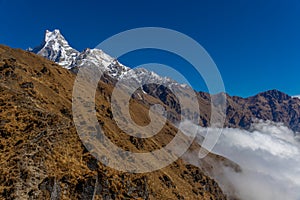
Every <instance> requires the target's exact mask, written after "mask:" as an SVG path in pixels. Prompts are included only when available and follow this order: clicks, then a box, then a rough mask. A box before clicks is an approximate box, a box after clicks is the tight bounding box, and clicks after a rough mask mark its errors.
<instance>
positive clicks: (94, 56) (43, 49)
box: [29, 29, 186, 88]
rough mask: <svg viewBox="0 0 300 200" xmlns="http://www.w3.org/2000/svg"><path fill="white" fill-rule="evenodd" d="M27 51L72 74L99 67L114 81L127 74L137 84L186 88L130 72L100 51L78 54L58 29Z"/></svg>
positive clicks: (143, 71) (145, 73) (155, 76)
mask: <svg viewBox="0 0 300 200" xmlns="http://www.w3.org/2000/svg"><path fill="white" fill-rule="evenodd" d="M29 51H32V52H34V53H36V54H38V55H41V56H43V57H45V58H47V59H49V60H52V61H54V62H56V63H57V64H59V65H61V66H62V67H64V68H67V69H73V68H74V69H73V70H72V71H74V72H76V68H77V67H84V66H91V65H92V66H96V67H100V69H101V70H103V71H105V73H106V74H108V75H109V76H110V77H112V78H114V79H119V78H122V77H123V76H124V75H125V74H127V75H130V76H131V78H133V79H134V81H135V82H138V83H139V82H141V81H140V80H145V79H146V80H151V81H152V82H156V83H168V85H170V86H175V87H182V88H185V87H186V85H185V84H180V83H177V82H176V81H174V80H171V79H170V78H167V77H161V76H159V75H158V74H156V73H154V72H152V71H148V70H146V69H138V70H136V71H135V72H133V71H130V68H129V67H126V66H124V65H122V64H121V63H120V62H119V61H118V60H117V59H116V58H113V57H111V56H110V55H108V54H106V53H105V52H104V51H103V50H101V49H97V48H95V49H91V48H86V49H85V50H83V51H82V52H79V51H77V50H75V49H74V48H72V47H71V46H70V45H69V43H68V42H67V40H66V39H65V38H64V36H63V35H62V34H61V32H60V30H58V29H55V30H53V31H49V30H46V32H45V38H44V41H43V43H42V45H40V46H39V47H36V48H34V49H33V50H29ZM103 66H104V67H103ZM75 67H76V68H75ZM128 73H129V74H128Z"/></svg>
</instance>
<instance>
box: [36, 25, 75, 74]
mask: <svg viewBox="0 0 300 200" xmlns="http://www.w3.org/2000/svg"><path fill="white" fill-rule="evenodd" d="M32 52H34V53H36V54H38V55H41V56H43V57H45V58H48V59H49V60H52V61H54V62H56V63H57V64H59V65H61V66H62V67H64V68H67V69H70V68H71V67H72V66H73V64H74V62H75V60H76V57H77V56H78V55H79V52H78V51H77V50H75V49H74V48H72V47H71V46H70V45H69V43H68V41H67V40H66V39H65V38H64V36H63V35H62V34H61V33H60V31H59V30H58V29H55V30H54V31H49V30H46V32H45V37H44V41H43V43H42V44H41V45H40V46H38V47H36V48H34V49H33V50H32Z"/></svg>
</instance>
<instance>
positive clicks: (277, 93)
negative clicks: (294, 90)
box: [258, 89, 291, 101]
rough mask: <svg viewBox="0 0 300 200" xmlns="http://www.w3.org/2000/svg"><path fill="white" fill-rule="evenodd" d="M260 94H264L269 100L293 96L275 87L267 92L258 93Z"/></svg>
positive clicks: (286, 98) (285, 98)
mask: <svg viewBox="0 0 300 200" xmlns="http://www.w3.org/2000/svg"><path fill="white" fill-rule="evenodd" d="M258 95H259V96H263V97H265V98H268V99H269V100H271V99H277V100H281V101H282V100H288V99H290V98H291V97H290V96H289V95H287V94H285V93H284V92H281V91H279V90H277V89H273V90H268V91H265V92H261V93H259V94H258Z"/></svg>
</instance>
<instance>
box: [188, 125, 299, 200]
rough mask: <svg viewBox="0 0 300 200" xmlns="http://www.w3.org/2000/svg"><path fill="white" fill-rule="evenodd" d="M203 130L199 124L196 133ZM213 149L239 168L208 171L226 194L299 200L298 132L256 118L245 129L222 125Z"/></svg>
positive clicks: (263, 199) (265, 199)
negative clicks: (223, 127) (219, 135)
mask: <svg viewBox="0 0 300 200" xmlns="http://www.w3.org/2000/svg"><path fill="white" fill-rule="evenodd" d="M189 127H190V128H191V129H195V127H193V126H190V125H189ZM206 132H207V128H203V127H199V129H198V133H199V134H200V135H202V136H204V135H205V134H206ZM213 153H215V154H218V155H221V156H223V157H226V158H228V159H229V160H232V161H234V162H235V163H237V164H238V165H239V166H240V167H241V169H242V172H236V171H234V170H233V169H232V168H229V167H222V168H223V169H221V170H220V169H216V170H217V171H218V172H217V173H213V174H211V175H212V176H213V178H215V179H216V180H217V182H218V183H219V184H220V186H221V188H222V189H223V190H224V191H225V193H227V194H228V196H229V197H238V198H240V199H243V200H253V199H255V200H282V199H288V200H300V143H299V136H298V135H297V134H295V133H294V132H293V131H291V130H290V129H288V128H287V127H285V126H284V125H282V124H276V123H273V122H262V121H260V122H258V123H255V124H253V125H252V127H251V129H250V130H248V131H246V130H241V129H236V128H225V129H224V130H223V134H222V135H221V137H220V138H219V141H218V143H217V145H216V146H215V147H214V149H213ZM200 162H201V161H200ZM220 171H221V172H220Z"/></svg>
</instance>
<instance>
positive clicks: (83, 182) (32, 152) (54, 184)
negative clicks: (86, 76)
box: [0, 46, 234, 199]
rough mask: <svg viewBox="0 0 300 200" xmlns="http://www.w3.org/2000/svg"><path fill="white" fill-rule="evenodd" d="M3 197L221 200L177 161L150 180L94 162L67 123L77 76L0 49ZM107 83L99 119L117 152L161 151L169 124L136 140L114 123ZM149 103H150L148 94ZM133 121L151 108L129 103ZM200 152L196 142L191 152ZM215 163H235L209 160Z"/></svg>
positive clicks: (198, 173)
mask: <svg viewBox="0 0 300 200" xmlns="http://www.w3.org/2000/svg"><path fill="white" fill-rule="evenodd" d="M0 76H1V79H0V89H1V97H0V137H1V140H0V163H1V168H0V198H1V199H226V196H225V195H224V194H223V192H222V191H221V189H220V188H219V186H218V184H217V183H216V182H215V181H214V180H212V179H211V178H209V177H208V176H207V175H205V173H204V171H203V170H204V169H207V170H209V169H210V168H212V166H211V165H210V163H209V162H207V163H205V162H204V163H205V165H203V169H199V168H196V167H194V166H192V165H191V164H188V163H186V162H184V161H183V160H181V159H179V160H177V161H176V162H175V163H173V164H171V165H170V166H168V167H166V168H163V169H161V170H159V171H155V172H153V173H147V174H132V173H121V172H118V171H116V170H114V169H111V168H108V167H106V166H104V165H103V164H101V163H100V162H98V161H97V160H96V159H95V158H94V157H93V156H91V154H90V153H89V152H88V151H87V150H86V148H85V147H84V145H83V144H82V142H81V141H80V139H79V137H78V135H77V133H76V130H75V126H74V124H73V121H72V110H71V106H72V105H71V104H72V102H71V99H72V97H71V96H72V88H73V83H74V79H75V74H73V73H72V72H70V71H68V70H67V69H63V68H62V67H60V66H58V65H57V64H55V63H53V62H51V61H48V60H46V59H44V58H42V57H40V56H37V55H34V54H33V53H30V52H25V51H22V50H14V49H11V48H9V47H5V46H0ZM112 87H113V86H112V84H111V83H105V82H100V83H99V91H97V95H96V102H97V103H96V105H95V107H96V110H97V117H98V120H99V122H100V123H101V125H102V126H103V129H104V130H105V133H106V135H107V136H108V137H109V138H110V140H111V141H113V142H114V143H115V144H117V145H118V146H120V147H122V148H123V149H126V150H130V151H137V152H143V151H148V150H151V149H158V148H161V147H162V146H163V145H164V144H166V143H168V142H169V141H170V140H171V139H172V138H173V137H174V135H175V134H176V131H175V130H176V128H175V127H173V126H172V125H171V124H170V123H167V125H166V126H165V127H164V128H163V130H162V131H161V132H160V133H159V134H158V135H157V136H155V137H153V138H150V139H147V140H138V139H137V138H132V137H130V136H128V135H126V134H124V133H122V132H121V131H120V130H119V129H118V127H117V126H116V124H115V122H114V121H113V120H112V118H111V110H110V104H109V102H108V98H107V97H108V96H109V95H110V93H111V91H112ZM149 98H151V97H150V96H149ZM132 103H133V105H135V106H133V107H134V108H135V109H133V111H132V112H133V113H132V114H133V115H134V116H135V117H134V118H135V119H136V120H139V121H138V123H146V122H147V120H148V117H147V116H148V115H147V114H146V113H147V112H148V107H147V105H145V104H141V103H140V102H138V101H136V100H133V102H132ZM197 148H199V146H198V145H197V144H193V145H192V147H191V150H190V151H193V150H195V149H197ZM209 158H210V159H213V160H215V161H217V162H220V163H223V162H224V163H227V164H228V163H229V164H230V165H232V166H234V164H233V163H231V162H229V161H226V159H224V158H221V157H218V156H215V155H210V156H209Z"/></svg>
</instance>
